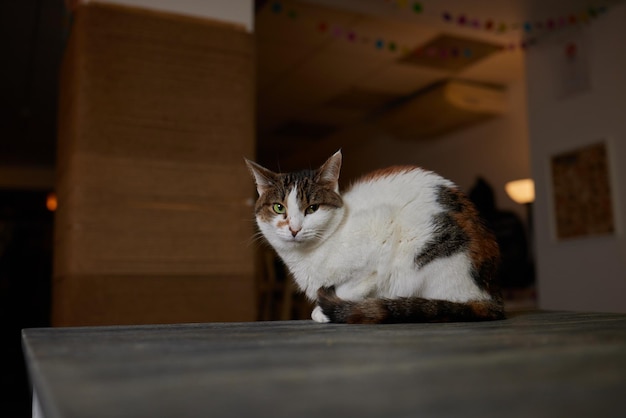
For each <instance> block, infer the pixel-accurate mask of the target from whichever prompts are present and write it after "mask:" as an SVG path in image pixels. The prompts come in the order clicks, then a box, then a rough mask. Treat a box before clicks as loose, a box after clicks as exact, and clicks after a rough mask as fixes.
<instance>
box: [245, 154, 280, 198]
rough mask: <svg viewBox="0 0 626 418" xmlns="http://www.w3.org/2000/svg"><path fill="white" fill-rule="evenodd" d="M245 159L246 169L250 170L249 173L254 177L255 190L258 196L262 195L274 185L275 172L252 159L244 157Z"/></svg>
mask: <svg viewBox="0 0 626 418" xmlns="http://www.w3.org/2000/svg"><path fill="white" fill-rule="evenodd" d="M245 160H246V165H247V166H248V170H250V173H251V174H252V176H253V177H254V181H255V183H256V190H257V192H259V196H262V195H263V193H265V192H266V191H267V190H268V189H269V188H271V187H272V186H273V185H274V182H275V180H276V177H277V174H276V173H274V172H273V171H271V170H268V169H267V168H265V167H262V166H260V165H258V164H257V163H255V162H253V161H250V160H248V159H247V158H245Z"/></svg>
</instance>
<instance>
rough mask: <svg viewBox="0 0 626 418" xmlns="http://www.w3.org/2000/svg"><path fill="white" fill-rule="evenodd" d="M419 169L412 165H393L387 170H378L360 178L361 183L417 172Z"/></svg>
mask: <svg viewBox="0 0 626 418" xmlns="http://www.w3.org/2000/svg"><path fill="white" fill-rule="evenodd" d="M417 169H419V167H416V166H412V165H394V166H391V167H387V168H381V169H378V170H374V171H372V172H371V173H368V174H366V175H364V176H363V177H361V180H362V181H371V180H376V179H379V178H384V177H389V176H393V175H396V174H402V173H408V172H409V171H413V170H417Z"/></svg>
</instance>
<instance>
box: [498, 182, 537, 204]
mask: <svg viewBox="0 0 626 418" xmlns="http://www.w3.org/2000/svg"><path fill="white" fill-rule="evenodd" d="M504 190H506V194H508V195H509V197H510V198H511V199H513V200H514V201H515V202H517V203H519V204H525V203H532V202H533V201H534V200H535V182H534V181H533V180H532V179H521V180H515V181H510V182H508V183H507V184H505V185H504Z"/></svg>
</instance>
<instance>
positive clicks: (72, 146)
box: [53, 3, 255, 326]
mask: <svg viewBox="0 0 626 418" xmlns="http://www.w3.org/2000/svg"><path fill="white" fill-rule="evenodd" d="M253 42H254V41H253V38H252V35H251V34H250V33H249V32H247V31H246V30H245V28H243V27H240V26H236V25H231V24H226V23H223V22H217V21H212V20H209V19H203V18H194V17H185V16H181V15H177V14H171V13H165V12H154V11H149V10H145V9H140V8H132V7H127V6H119V5H111V4H104V3H84V4H83V3H79V4H78V5H77V6H76V8H75V10H74V12H73V23H72V28H71V34H70V37H69V40H68V45H67V50H66V55H65V57H64V63H63V68H62V81H61V105H60V112H59V145H58V173H57V193H58V198H59V207H58V211H57V216H56V220H55V222H56V225H55V265H54V278H53V325H57V326H73V325H104V324H137V323H173V322H204V321H245V320H253V319H255V302H254V298H255V293H254V254H253V248H252V246H250V245H249V244H248V243H249V240H250V237H251V236H252V234H253V222H252V215H251V208H250V207H249V206H248V205H246V202H247V201H248V199H249V198H250V197H252V196H253V194H252V193H253V188H252V185H251V183H250V178H249V175H248V173H247V172H246V168H245V166H244V164H243V158H242V157H243V156H254V126H253V125H254V120H253V106H254V84H253V80H254V55H253Z"/></svg>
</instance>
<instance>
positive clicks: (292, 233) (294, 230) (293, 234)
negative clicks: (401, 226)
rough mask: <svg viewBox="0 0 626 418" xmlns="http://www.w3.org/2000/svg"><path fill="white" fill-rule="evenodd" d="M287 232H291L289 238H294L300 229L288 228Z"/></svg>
mask: <svg viewBox="0 0 626 418" xmlns="http://www.w3.org/2000/svg"><path fill="white" fill-rule="evenodd" d="M289 230H290V231H291V236H292V237H294V238H295V237H296V235H298V232H300V231H301V230H302V228H298V229H293V228H292V227H289Z"/></svg>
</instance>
